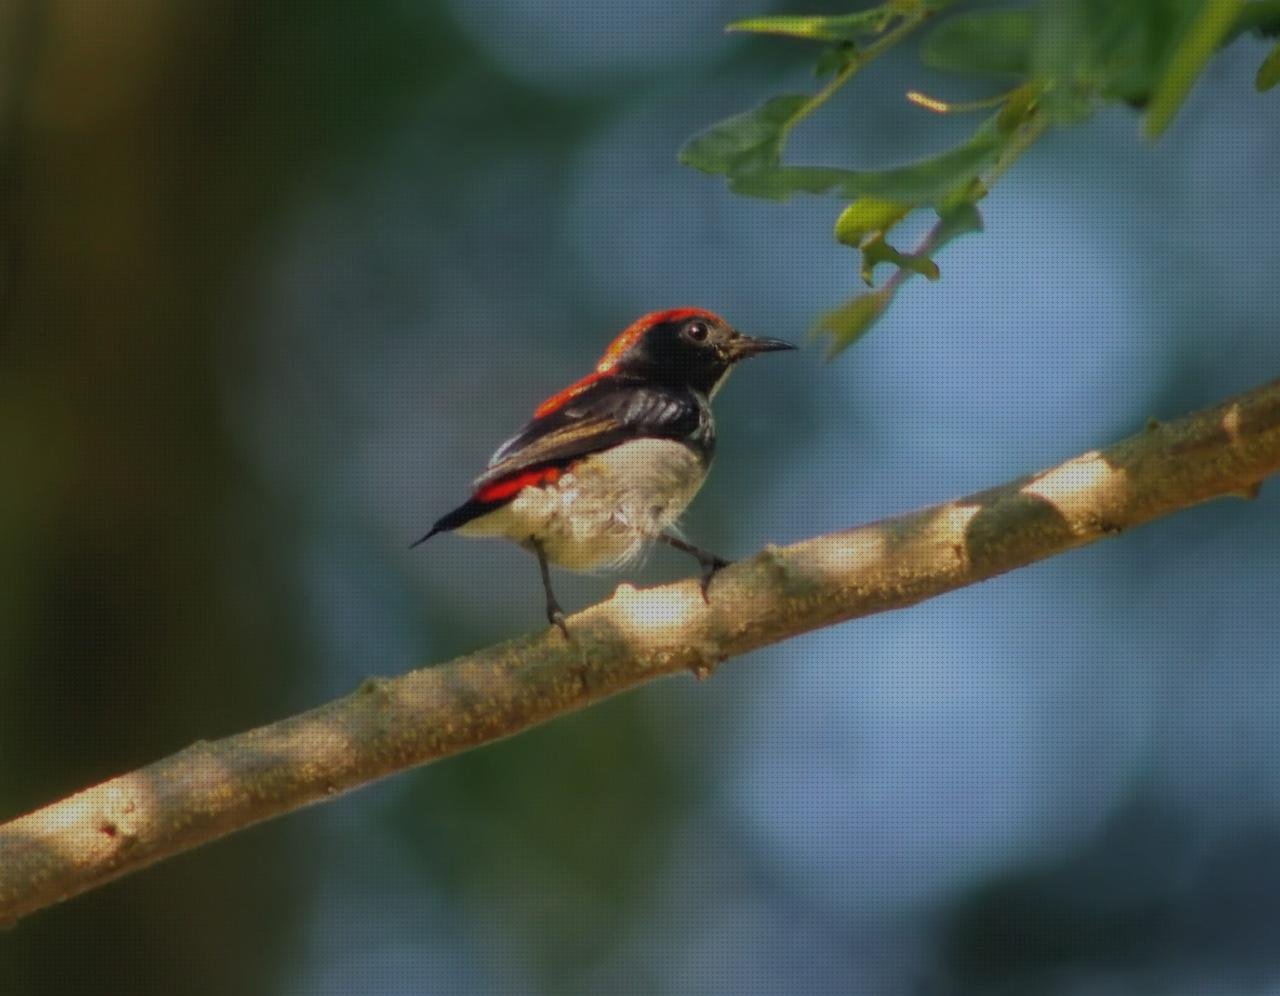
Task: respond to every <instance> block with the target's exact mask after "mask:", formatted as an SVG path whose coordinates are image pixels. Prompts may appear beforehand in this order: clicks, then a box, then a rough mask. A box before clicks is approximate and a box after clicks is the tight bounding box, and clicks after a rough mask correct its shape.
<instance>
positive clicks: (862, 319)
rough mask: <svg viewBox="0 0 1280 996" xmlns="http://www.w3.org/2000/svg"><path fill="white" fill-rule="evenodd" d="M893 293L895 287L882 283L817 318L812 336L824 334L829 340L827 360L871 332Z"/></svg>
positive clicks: (891, 298)
mask: <svg viewBox="0 0 1280 996" xmlns="http://www.w3.org/2000/svg"><path fill="white" fill-rule="evenodd" d="M895 290H897V287H896V285H894V284H885V285H884V286H883V287H881V288H880V289H879V290H874V291H866V292H865V293H862V294H859V295H858V296H857V297H855V298H853V299H851V300H849V301H846V302H845V303H844V304H842V305H840V307H838V308H833V309H832V310H830V311H828V312H826V313H825V314H823V315H821V316H819V318H818V320H817V322H816V323H814V326H813V331H814V334H821V333H824V332H825V333H826V334H827V335H828V336H829V337H830V338H831V342H830V344H829V345H828V347H827V358H828V359H830V358H831V357H833V356H835V355H836V354H837V353H839V352H840V351H841V350H844V349H848V348H849V347H850V346H852V345H853V344H854V343H855V342H857V341H858V340H859V339H860V338H862V336H864V335H866V334H867V332H868V331H870V329H871V326H872V325H874V324H875V323H876V320H877V319H878V318H879V317H880V316H881V315H882V314H884V310H885V308H887V307H888V306H889V302H890V301H892V300H893V293H894V291H895Z"/></svg>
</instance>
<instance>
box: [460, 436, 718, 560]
mask: <svg viewBox="0 0 1280 996" xmlns="http://www.w3.org/2000/svg"><path fill="white" fill-rule="evenodd" d="M706 470H707V468H706V464H705V463H704V462H703V460H702V458H701V457H700V456H699V455H698V454H697V453H696V452H695V451H694V450H692V449H691V448H690V447H688V446H685V445H684V444H683V443H679V442H675V441H674V440H669V439H636V440H632V441H630V442H626V443H622V444H620V445H618V446H614V447H612V448H611V449H608V450H605V451H603V452H602V453H596V454H592V455H591V456H589V457H585V458H583V459H582V460H580V461H578V462H577V463H576V464H574V465H573V467H572V469H571V470H570V471H568V472H566V473H565V474H563V475H562V476H561V477H560V478H559V480H557V481H555V482H554V483H551V484H548V485H545V486H543V487H529V488H525V489H524V490H522V491H521V492H520V493H519V494H518V495H516V497H515V498H514V499H513V500H512V501H511V502H509V503H508V504H506V505H504V506H502V507H501V508H499V509H496V510H494V511H493V512H490V513H489V514H488V515H485V516H481V517H480V518H478V519H473V520H472V521H471V522H469V523H467V524H466V525H465V526H463V527H462V528H461V529H460V530H459V532H461V533H463V534H464V535H468V536H501V537H505V538H506V539H510V540H514V541H515V542H517V543H527V542H528V540H529V539H530V537H533V538H536V539H537V540H538V541H539V542H541V543H542V546H543V549H544V551H545V552H546V555H547V559H548V560H550V561H551V562H552V563H555V564H559V565H561V566H563V567H567V568H569V569H570V570H576V571H589V570H594V569H600V568H606V567H612V566H616V565H618V564H622V563H625V562H626V561H628V560H631V559H632V558H633V557H636V556H638V555H639V554H640V552H641V551H642V550H643V549H644V547H645V545H646V543H647V542H649V541H650V540H653V539H654V538H656V537H657V536H658V534H660V533H661V532H663V531H664V530H666V529H669V528H670V527H671V526H672V525H674V524H675V522H676V520H677V519H678V518H679V517H680V515H681V513H683V512H684V510H685V508H686V507H687V506H688V504H689V502H691V501H692V500H693V496H694V495H696V494H697V493H698V489H699V488H700V487H701V486H702V482H703V480H704V479H705V478H706Z"/></svg>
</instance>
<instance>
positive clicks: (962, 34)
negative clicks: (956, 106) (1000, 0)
mask: <svg viewBox="0 0 1280 996" xmlns="http://www.w3.org/2000/svg"><path fill="white" fill-rule="evenodd" d="M1035 30H1036V19H1035V15H1034V14H1033V13H1032V12H1031V11H1027V10H993V11H974V12H972V13H969V14H960V15H957V16H956V17H952V18H950V19H948V20H946V21H943V22H942V23H941V24H940V25H938V27H936V28H935V29H934V30H933V33H932V34H930V35H929V37H928V38H926V39H925V41H924V44H923V45H922V46H921V48H920V58H921V59H922V60H923V61H924V63H925V64H926V65H928V66H932V67H933V68H934V69H944V70H947V71H949V72H957V73H984V74H989V75H995V76H1010V75H1011V76H1026V75H1027V73H1029V72H1030V70H1031V44H1032V40H1033V38H1034V37H1035Z"/></svg>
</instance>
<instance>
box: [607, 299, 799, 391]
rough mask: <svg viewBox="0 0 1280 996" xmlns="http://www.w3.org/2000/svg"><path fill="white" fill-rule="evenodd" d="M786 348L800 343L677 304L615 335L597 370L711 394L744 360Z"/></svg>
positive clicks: (651, 314)
mask: <svg viewBox="0 0 1280 996" xmlns="http://www.w3.org/2000/svg"><path fill="white" fill-rule="evenodd" d="M782 349H795V347H794V346H793V345H791V343H789V342H783V341H782V340H781V339H760V338H755V337H753V336H749V335H743V334H742V333H741V332H739V331H738V330H737V329H735V328H734V327H733V326H731V325H730V324H729V323H728V322H726V321H725V320H724V319H723V318H721V317H720V316H718V315H715V314H712V313H711V312H710V311H704V310H703V309H701V308H673V309H671V310H669V311H655V312H651V313H650V314H647V315H644V316H643V317H641V318H639V319H637V320H636V321H635V322H633V323H632V324H631V325H630V326H629V327H628V328H627V329H626V330H625V331H624V332H623V333H622V334H621V335H619V336H618V337H617V338H616V339H614V340H613V343H612V344H611V345H610V346H609V348H608V350H607V351H606V352H605V354H604V356H602V357H601V358H600V362H599V363H598V364H596V372H597V374H602V375H609V374H618V375H629V376H635V377H640V378H643V379H645V380H648V381H652V382H653V383H659V384H664V385H667V386H670V387H691V388H693V389H694V390H697V391H701V392H702V393H703V394H705V395H707V396H708V397H710V396H711V395H712V394H713V393H715V390H716V388H717V387H719V386H720V384H721V383H723V381H724V377H725V374H727V373H728V372H729V370H730V368H731V367H732V366H733V365H734V364H735V363H737V362H738V361H739V360H745V359H746V358H747V357H748V356H756V355H757V354H759V353H772V352H776V351H777V350H782Z"/></svg>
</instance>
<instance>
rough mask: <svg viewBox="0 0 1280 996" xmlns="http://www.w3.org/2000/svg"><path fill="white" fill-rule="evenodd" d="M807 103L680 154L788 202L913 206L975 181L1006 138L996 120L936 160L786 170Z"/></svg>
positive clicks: (792, 103)
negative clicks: (806, 198)
mask: <svg viewBox="0 0 1280 996" xmlns="http://www.w3.org/2000/svg"><path fill="white" fill-rule="evenodd" d="M807 99H808V98H805V97H800V96H796V95H791V96H784V97H774V98H773V99H772V100H770V101H768V102H766V103H765V104H763V105H762V106H761V107H758V108H756V109H755V110H754V111H748V112H746V113H745V114H738V115H735V116H734V117H731V118H728V119H726V120H724V121H721V122H720V123H719V124H717V125H713V126H712V127H711V128H710V129H709V130H707V131H705V132H703V133H702V134H701V135H697V136H695V137H694V138H693V139H692V140H690V142H689V143H688V144H687V145H685V147H684V148H683V149H682V150H681V151H680V161H681V162H682V163H684V164H685V165H687V166H692V167H693V168H695V169H699V170H702V171H703V172H704V173H715V174H720V175H723V176H726V177H728V180H729V187H730V189H731V190H734V191H736V192H737V193H740V194H747V195H749V196H752V197H761V198H766V199H768V200H777V201H785V200H787V199H788V198H789V197H791V195H792V194H796V193H808V194H825V193H835V194H837V195H839V196H841V197H843V198H845V199H846V200H855V199H856V198H859V197H863V196H868V195H870V196H875V197H879V198H882V199H884V200H892V201H899V202H901V203H903V204H907V205H909V206H912V207H916V206H920V205H930V204H938V203H941V202H942V201H943V200H944V199H945V198H947V197H948V196H949V195H951V194H952V193H953V192H954V191H955V190H956V189H957V188H958V187H962V186H964V185H966V184H968V183H969V182H971V181H972V180H973V178H974V177H976V176H977V175H978V174H979V173H980V172H981V171H982V170H983V169H985V168H986V167H987V166H988V165H989V164H990V163H991V162H992V161H993V160H994V158H995V157H996V155H997V154H998V153H999V151H1000V149H1001V147H1002V146H1003V144H1004V141H1005V136H1004V135H1003V134H1001V132H1000V129H999V128H998V127H997V126H996V120H995V117H994V116H993V117H992V118H991V119H990V120H988V121H987V122H986V123H985V124H983V126H982V127H980V128H979V129H978V130H977V131H976V132H975V133H974V134H973V135H972V136H971V137H970V138H969V139H968V140H967V141H965V142H963V143H962V144H960V145H958V146H956V147H955V148H953V149H949V150H948V151H946V152H943V153H941V154H939V155H936V156H931V157H928V158H926V159H921V160H918V161H916V162H914V163H911V164H909V165H907V166H899V167H895V168H892V169H884V170H865V171H859V170H847V169H838V168H835V167H828V166H781V165H778V156H779V150H780V148H781V145H782V141H783V139H784V137H785V134H786V128H787V126H788V124H789V122H790V121H791V119H792V118H793V117H794V116H795V114H796V113H797V112H798V111H799V110H800V108H801V107H802V106H803V105H804V103H805V101H806V100H807Z"/></svg>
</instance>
